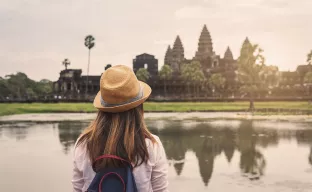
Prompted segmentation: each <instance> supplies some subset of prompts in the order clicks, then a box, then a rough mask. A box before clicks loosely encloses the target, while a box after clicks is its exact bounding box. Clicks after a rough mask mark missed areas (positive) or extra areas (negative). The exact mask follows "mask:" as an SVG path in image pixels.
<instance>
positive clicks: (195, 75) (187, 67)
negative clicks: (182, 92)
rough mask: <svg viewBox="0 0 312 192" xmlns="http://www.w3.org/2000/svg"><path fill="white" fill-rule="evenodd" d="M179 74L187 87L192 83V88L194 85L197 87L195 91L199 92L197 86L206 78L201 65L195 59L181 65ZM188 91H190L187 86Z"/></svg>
mask: <svg viewBox="0 0 312 192" xmlns="http://www.w3.org/2000/svg"><path fill="white" fill-rule="evenodd" d="M181 76H182V78H183V79H184V80H185V81H186V84H187V85H188V87H189V85H190V84H193V86H194V89H195V87H196V88H197V90H196V92H197V93H198V92H199V90H198V87H199V86H200V85H201V84H202V83H203V82H204V81H205V80H206V78H205V75H204V72H203V71H202V67H201V65H200V63H199V62H197V61H193V62H191V63H190V64H184V65H183V66H182V70H181ZM196 85H197V86H196ZM188 92H190V90H189V88H188Z"/></svg>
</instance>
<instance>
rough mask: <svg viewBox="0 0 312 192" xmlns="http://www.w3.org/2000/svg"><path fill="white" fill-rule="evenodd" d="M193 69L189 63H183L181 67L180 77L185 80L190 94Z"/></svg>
mask: <svg viewBox="0 0 312 192" xmlns="http://www.w3.org/2000/svg"><path fill="white" fill-rule="evenodd" d="M192 73H193V71H192V68H191V65H190V64H183V65H182V69H181V76H182V79H183V80H184V81H185V82H186V85H187V93H188V94H190V84H191V83H192V77H193V74H192Z"/></svg>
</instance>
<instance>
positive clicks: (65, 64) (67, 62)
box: [62, 59, 70, 70]
mask: <svg viewBox="0 0 312 192" xmlns="http://www.w3.org/2000/svg"><path fill="white" fill-rule="evenodd" d="M62 64H63V65H64V66H65V70H67V66H68V65H70V61H69V60H68V59H64V61H63V62H62Z"/></svg>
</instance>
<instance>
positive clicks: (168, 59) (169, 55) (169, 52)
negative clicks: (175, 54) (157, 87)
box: [164, 45, 172, 66]
mask: <svg viewBox="0 0 312 192" xmlns="http://www.w3.org/2000/svg"><path fill="white" fill-rule="evenodd" d="M171 61H172V49H171V47H170V45H169V46H168V49H167V52H166V55H165V61H164V65H169V66H171Z"/></svg>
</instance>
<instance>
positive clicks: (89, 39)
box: [85, 35, 95, 95]
mask: <svg viewBox="0 0 312 192" xmlns="http://www.w3.org/2000/svg"><path fill="white" fill-rule="evenodd" d="M94 41H95V39H94V37H93V36H92V35H88V36H86V38H85V46H86V47H87V48H88V49H89V54H88V68H87V85H86V95H87V94H88V86H89V66H90V53H91V49H92V48H93V47H94V45H95V42H94Z"/></svg>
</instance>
